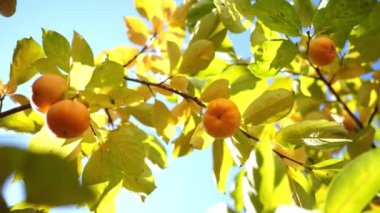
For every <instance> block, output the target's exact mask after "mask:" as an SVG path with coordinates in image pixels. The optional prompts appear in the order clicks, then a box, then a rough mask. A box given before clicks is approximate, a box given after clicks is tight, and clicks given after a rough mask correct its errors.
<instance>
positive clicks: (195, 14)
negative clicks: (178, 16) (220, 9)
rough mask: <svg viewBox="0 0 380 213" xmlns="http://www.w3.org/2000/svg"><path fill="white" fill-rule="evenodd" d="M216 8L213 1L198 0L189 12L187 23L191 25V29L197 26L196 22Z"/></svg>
mask: <svg viewBox="0 0 380 213" xmlns="http://www.w3.org/2000/svg"><path fill="white" fill-rule="evenodd" d="M213 8H215V5H214V3H213V2H212V1H208V0H204V1H198V2H197V3H195V4H193V5H192V6H191V8H190V10H189V12H188V13H187V18H186V19H187V25H188V26H189V27H190V30H191V29H192V28H193V27H194V26H195V24H196V22H197V21H198V20H200V19H201V18H202V17H203V16H205V15H206V14H208V13H210V12H211V11H212V9H213Z"/></svg>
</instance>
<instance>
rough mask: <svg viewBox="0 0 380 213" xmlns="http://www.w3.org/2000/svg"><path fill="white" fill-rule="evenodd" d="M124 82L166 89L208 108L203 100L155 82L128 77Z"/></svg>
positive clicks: (125, 77)
mask: <svg viewBox="0 0 380 213" xmlns="http://www.w3.org/2000/svg"><path fill="white" fill-rule="evenodd" d="M124 80H126V81H132V82H136V83H140V84H144V85H146V86H148V87H151V86H153V87H159V88H161V89H164V90H166V91H169V92H172V93H175V94H177V95H179V96H181V97H183V98H184V99H185V100H191V101H193V102H194V103H196V104H198V105H199V106H201V107H203V108H204V107H206V105H205V104H204V103H203V102H202V101H201V100H199V99H198V98H197V97H195V96H192V95H189V94H187V93H184V92H181V91H179V90H176V89H173V88H171V87H168V86H166V85H165V84H161V83H153V82H149V81H144V80H140V79H136V78H130V77H128V76H124Z"/></svg>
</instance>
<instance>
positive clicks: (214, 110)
mask: <svg viewBox="0 0 380 213" xmlns="http://www.w3.org/2000/svg"><path fill="white" fill-rule="evenodd" d="M240 122H241V115H240V112H239V109H238V108H237V106H236V105H235V103H234V102H232V101H230V100H228V99H226V98H218V99H214V100H212V101H211V102H210V103H209V104H208V105H207V108H206V112H205V114H204V117H203V125H204V127H205V129H206V132H207V133H208V134H209V135H211V136H212V137H214V138H226V137H230V136H232V135H234V134H235V132H236V131H237V130H238V129H239V127H240Z"/></svg>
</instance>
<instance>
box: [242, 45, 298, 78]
mask: <svg viewBox="0 0 380 213" xmlns="http://www.w3.org/2000/svg"><path fill="white" fill-rule="evenodd" d="M297 53H298V48H297V46H296V45H294V44H293V43H292V42H291V41H289V40H281V39H279V40H269V41H265V42H264V43H262V45H260V47H259V48H258V50H257V51H255V53H254V54H255V62H254V63H252V64H251V65H249V66H248V68H249V69H250V70H251V72H252V73H253V74H255V75H256V76H257V77H259V78H268V77H273V76H275V75H276V74H277V73H278V72H279V71H280V70H281V69H282V68H283V67H286V66H288V65H289V64H290V63H291V62H292V61H293V60H294V58H295V57H296V55H297Z"/></svg>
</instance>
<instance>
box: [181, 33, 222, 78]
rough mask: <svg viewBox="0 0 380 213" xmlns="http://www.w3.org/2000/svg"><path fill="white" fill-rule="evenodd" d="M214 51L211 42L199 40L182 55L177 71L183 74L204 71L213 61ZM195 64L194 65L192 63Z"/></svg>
mask: <svg viewBox="0 0 380 213" xmlns="http://www.w3.org/2000/svg"><path fill="white" fill-rule="evenodd" d="M214 55H215V50H214V45H213V43H212V42H211V41H208V40H205V39H200V40H196V41H195V42H193V43H191V44H190V45H189V47H188V48H187V49H186V51H185V53H184V54H183V59H182V63H181V66H180V68H179V71H180V72H181V73H184V74H190V75H193V74H196V73H197V72H199V71H201V70H203V69H206V68H207V67H208V65H209V64H210V63H211V61H212V60H213V59H214ZM195 61H196V62H197V63H194V62H195Z"/></svg>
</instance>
